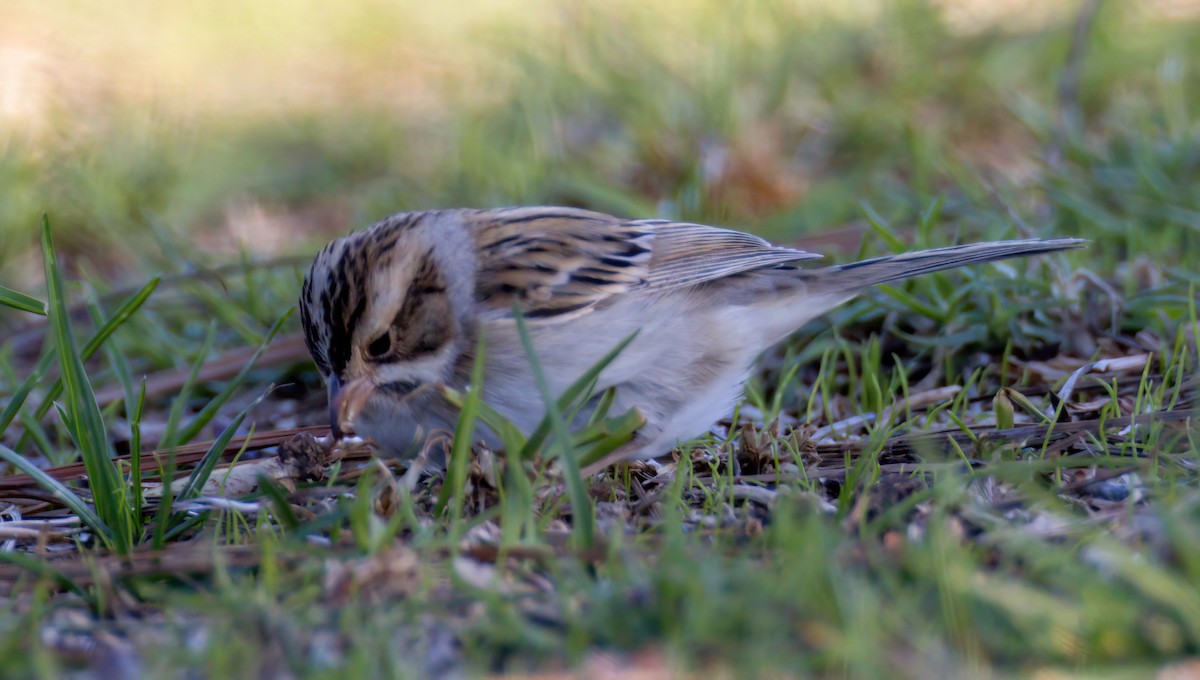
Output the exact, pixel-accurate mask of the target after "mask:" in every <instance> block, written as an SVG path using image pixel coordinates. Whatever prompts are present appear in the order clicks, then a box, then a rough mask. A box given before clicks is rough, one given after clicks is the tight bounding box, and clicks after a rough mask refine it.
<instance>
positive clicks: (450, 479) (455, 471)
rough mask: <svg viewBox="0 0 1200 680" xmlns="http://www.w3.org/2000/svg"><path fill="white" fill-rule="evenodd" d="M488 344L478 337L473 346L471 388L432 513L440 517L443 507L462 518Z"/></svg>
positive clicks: (456, 516) (457, 426) (460, 414)
mask: <svg viewBox="0 0 1200 680" xmlns="http://www.w3.org/2000/svg"><path fill="white" fill-rule="evenodd" d="M486 349H487V341H486V340H485V339H484V336H483V334H480V336H479V341H478V342H477V343H476V345H475V363H474V364H472V365H471V385H470V387H469V388H467V396H466V399H465V400H464V401H463V405H462V408H461V409H460V410H459V412H458V422H457V423H456V424H455V426H454V443H453V444H452V445H451V448H450V460H449V461H448V462H447V465H446V483H445V484H443V485H442V492H441V494H439V495H438V500H437V505H436V506H435V508H434V511H435V512H436V513H437V514H439V515H440V514H442V513H443V512H445V511H446V505H447V504H448V503H449V502H450V501H451V500H453V501H454V502H453V504H452V505H451V506H450V512H451V515H452V516H453V517H455V518H458V517H461V516H462V505H463V490H464V489H465V487H466V485H467V464H468V462H469V459H470V457H471V437H472V435H473V434H474V432H475V421H476V419H478V418H479V404H480V403H481V402H482V397H481V395H482V394H483V362H484V352H485V351H486Z"/></svg>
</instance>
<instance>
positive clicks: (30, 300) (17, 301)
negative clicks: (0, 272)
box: [0, 286, 46, 316]
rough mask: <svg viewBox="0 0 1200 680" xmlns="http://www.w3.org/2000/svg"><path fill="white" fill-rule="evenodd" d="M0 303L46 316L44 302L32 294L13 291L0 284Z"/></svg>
mask: <svg viewBox="0 0 1200 680" xmlns="http://www.w3.org/2000/svg"><path fill="white" fill-rule="evenodd" d="M0 305H4V306H5V307H12V308H13V309H19V310H21V311H22V312H30V313H32V314H38V315H40V316H46V303H45V302H42V301H41V300H39V299H37V298H35V297H33V296H32V295H26V294H25V293H21V292H18V291H15V290H13V289H12V288H5V287H4V286H0Z"/></svg>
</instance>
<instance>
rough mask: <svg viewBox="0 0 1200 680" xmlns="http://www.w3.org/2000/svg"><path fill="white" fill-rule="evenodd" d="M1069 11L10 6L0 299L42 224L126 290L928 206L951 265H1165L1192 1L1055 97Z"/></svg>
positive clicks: (1133, 26)
mask: <svg viewBox="0 0 1200 680" xmlns="http://www.w3.org/2000/svg"><path fill="white" fill-rule="evenodd" d="M1079 10H1080V3H1079V2H1072V1H1067V0H1060V1H1049V0H1042V1H1033V0H1007V1H999V0H996V1H992V2H986V1H982V0H972V1H968V2H949V1H942V2H932V1H930V2H917V1H900V2H882V1H871V0H858V1H832V0H760V1H754V2H750V1H743V0H732V1H731V0H689V1H685V0H653V1H650V2H647V1H646V0H612V1H609V2H565V1H560V0H533V1H524V2H516V1H515V0H510V1H506V0H463V1H460V2H454V3H425V2H409V1H396V0H390V1H389V0H356V1H353V2H340V3H297V2H292V1H291V0H261V1H260V2H254V3H245V2H235V1H232V0H214V1H211V2H175V3H150V2H142V1H137V0H112V1H110V2H106V3H104V4H103V5H96V4H95V3H90V2H83V1H79V0H62V1H60V2H54V3H45V2H40V1H34V0H5V2H3V3H0V239H2V241H0V242H2V243H3V247H2V248H0V281H3V282H4V283H6V284H7V285H9V286H12V287H18V288H26V289H36V288H37V286H38V283H39V281H40V279H41V272H40V260H39V258H38V257H37V242H36V234H37V225H38V221H39V216H40V214H41V213H42V212H43V211H45V212H48V213H49V214H50V216H51V219H52V222H53V223H54V225H55V228H56V233H57V234H58V237H59V241H60V248H61V249H62V250H63V252H64V253H65V254H67V255H68V256H71V260H70V261H71V262H72V263H78V264H79V265H80V266H83V267H85V268H86V269H87V270H88V271H90V272H93V273H99V274H104V275H107V276H111V277H115V278H116V279H117V280H122V281H124V280H138V279H140V278H141V274H142V273H144V272H147V271H151V272H159V271H172V270H177V269H187V268H189V267H203V266H208V265H211V264H216V263H221V262H228V261H230V260H232V259H234V258H235V257H237V256H239V254H241V255H250V256H253V257H256V258H269V257H274V256H279V255H306V254H311V253H312V252H313V251H314V249H315V248H316V247H317V246H318V245H319V244H320V242H323V241H324V240H325V239H327V238H329V237H331V236H334V235H337V234H340V233H344V232H346V231H348V230H350V229H352V228H356V227H359V226H363V225H365V224H367V223H370V222H371V221H374V220H376V219H379V218H381V217H383V216H386V215H387V214H390V213H392V212H396V211H400V210H408V209H419V208H431V207H450V206H491V205H504V204H530V203H548V204H574V205H584V206H587V207H591V208H596V209H600V210H606V211H611V212H614V213H618V214H623V215H627V216H655V215H661V216H667V217H677V218H686V219H694V220H705V221H709V222H715V223H720V224H726V225H734V226H737V227H740V228H744V229H747V230H751V231H756V232H758V233H762V234H764V235H767V236H769V237H772V238H776V239H780V240H785V241H786V240H789V239H795V238H797V237H798V236H800V235H802V234H805V233H812V232H818V231H825V230H829V229H834V228H838V227H841V226H844V225H846V224H848V223H854V222H855V221H858V220H861V219H862V217H863V214H864V208H863V205H864V204H867V205H870V206H871V207H872V208H873V209H874V210H876V211H878V212H879V214H880V215H882V216H883V217H885V218H888V219H890V220H892V222H893V224H894V225H896V226H898V227H901V228H902V227H903V226H904V225H905V224H906V223H911V221H912V220H913V219H914V218H915V216H916V215H917V214H918V213H919V211H920V210H922V209H923V208H924V207H926V206H927V205H928V204H929V203H930V201H931V200H932V199H933V197H935V196H937V195H943V196H945V197H946V199H947V209H946V211H947V219H949V220H955V219H958V218H961V219H962V222H961V223H957V222H956V223H952V224H950V225H947V226H945V229H946V236H945V239H946V240H948V239H950V238H953V237H955V236H958V237H960V238H964V237H966V236H970V235H974V236H978V235H980V233H973V232H983V231H986V229H985V228H984V226H985V225H983V223H986V222H988V221H989V220H991V219H992V217H994V218H995V220H996V221H997V222H1002V223H1004V224H1005V225H1009V226H1011V224H1012V215H1013V214H1017V215H1021V216H1023V219H1025V220H1028V221H1029V223H1030V224H1031V225H1033V229H1034V230H1035V231H1038V232H1042V233H1050V232H1053V233H1056V234H1064V233H1075V234H1084V235H1089V236H1093V237H1094V236H1096V234H1100V233H1107V234H1110V235H1112V237H1113V240H1112V242H1111V243H1112V244H1113V246H1114V247H1113V248H1109V247H1107V245H1108V243H1109V242H1107V241H1106V242H1104V243H1101V247H1100V248H1099V250H1097V251H1096V252H1097V257H1104V256H1106V255H1111V257H1112V258H1114V261H1115V260H1117V259H1120V258H1121V257H1122V256H1123V255H1124V254H1125V253H1124V252H1123V251H1124V249H1125V247H1126V246H1128V239H1129V238H1131V235H1130V234H1131V233H1132V231H1131V230H1132V229H1133V228H1134V227H1137V228H1138V229H1148V230H1150V231H1151V232H1153V231H1154V230H1155V229H1159V230H1160V231H1161V230H1164V229H1165V230H1167V231H1168V232H1169V233H1170V234H1171V238H1172V242H1171V244H1170V245H1171V247H1170V248H1166V249H1164V250H1163V251H1162V252H1164V253H1171V256H1172V257H1182V256H1183V254H1184V253H1186V252H1187V249H1186V248H1180V247H1178V246H1180V245H1188V244H1193V245H1194V243H1195V242H1194V240H1192V239H1194V235H1195V231H1196V228H1197V227H1200V196H1198V194H1200V184H1198V183H1197V182H1196V181H1195V180H1196V179H1197V177H1198V176H1200V167H1198V166H1200V160H1198V157H1200V155H1198V152H1197V150H1196V149H1197V142H1196V135H1197V126H1196V120H1195V113H1194V112H1195V110H1196V103H1197V102H1196V99H1197V95H1196V93H1197V84H1198V83H1200V69H1197V68H1196V67H1195V65H1194V64H1195V61H1196V60H1195V57H1196V56H1197V54H1198V53H1200V30H1198V29H1200V24H1198V22H1197V17H1198V16H1200V3H1197V2H1195V1H1184V0H1154V1H1150V0H1143V1H1130V2H1114V3H1108V4H1105V5H1103V6H1102V7H1101V10H1100V12H1099V13H1098V15H1097V16H1096V20H1095V22H1094V25H1092V26H1091V27H1090V32H1089V33H1088V34H1087V37H1086V40H1085V41H1084V42H1083V47H1084V48H1085V49H1084V50H1083V52H1082V54H1081V58H1080V59H1079V60H1078V67H1079V69H1078V71H1079V76H1080V77H1079V83H1078V91H1077V95H1072V94H1071V92H1070V91H1069V90H1068V92H1067V93H1066V94H1067V95H1068V97H1067V99H1062V98H1061V97H1060V92H1059V91H1060V81H1061V78H1062V73H1063V67H1064V64H1065V63H1066V62H1067V53H1068V50H1069V48H1070V45H1071V41H1072V34H1073V31H1074V24H1075V22H1076V21H1077V17H1078V15H1079ZM1063 102H1067V103H1068V104H1069V106H1067V108H1066V109H1064V108H1063ZM1076 107H1077V108H1076ZM1131 138H1136V139H1137V140H1138V143H1137V144H1133V145H1130V144H1126V143H1124V141H1123V140H1128V139H1131ZM1081 178H1082V179H1081ZM1146 203H1153V204H1154V205H1155V206H1156V208H1155V209H1154V210H1152V211H1151V214H1153V215H1155V219H1154V220H1153V221H1152V223H1149V224H1147V223H1140V224H1136V225H1135V224H1132V223H1130V218H1129V216H1130V215H1131V214H1138V215H1140V216H1144V215H1145V214H1146V212H1145V211H1144V210H1135V209H1134V208H1137V207H1139V206H1143V204H1146ZM1160 203H1161V205H1160ZM1135 204H1136V205H1135ZM966 206H969V210H968V209H967V207H966ZM981 211H982V212H981ZM1139 219H1140V218H1139ZM1005 228H1007V227H1005ZM1178 239H1185V242H1184V243H1183V244H1180V243H1178V242H1177V241H1178Z"/></svg>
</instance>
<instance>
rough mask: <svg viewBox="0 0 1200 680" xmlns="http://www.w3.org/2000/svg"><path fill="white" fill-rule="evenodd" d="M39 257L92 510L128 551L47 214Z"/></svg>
mask: <svg viewBox="0 0 1200 680" xmlns="http://www.w3.org/2000/svg"><path fill="white" fill-rule="evenodd" d="M42 258H43V263H44V266H45V275H46V292H47V296H48V297H49V300H50V307H49V317H50V326H51V329H52V332H53V334H54V340H55V343H56V346H57V348H58V360H59V364H60V366H61V368H62V383H63V390H64V391H65V392H66V396H67V407H66V411H67V413H68V414H69V416H70V421H71V423H72V425H73V432H74V435H75V437H76V442H75V443H76V445H78V446H79V449H80V456H81V457H82V458H83V464H84V467H85V468H86V469H87V474H88V479H89V482H90V484H91V491H92V499H93V502H94V503H95V506H96V514H97V515H98V516H99V520H100V522H102V523H103V525H104V526H105V528H106V531H105V532H104V533H102V534H101V536H102V537H103V538H104V540H105V542H106V543H108V544H109V546H110V547H111V548H113V549H114V550H116V551H117V552H121V553H124V552H128V550H129V548H130V547H131V546H132V540H133V539H132V528H133V527H132V522H131V517H130V516H129V512H128V507H123V505H124V503H123V498H122V496H121V495H120V494H119V490H118V488H117V487H118V486H119V485H120V484H122V480H121V479H120V475H118V473H117V467H116V465H115V464H114V463H113V461H112V449H111V445H110V443H109V441H108V431H107V429H106V428H105V426H104V418H103V417H102V415H101V414H100V406H99V405H98V404H97V403H96V395H95V393H93V391H92V385H91V382H90V381H89V380H88V376H87V372H86V371H85V370H84V367H83V359H82V358H81V357H80V355H79V352H78V351H77V349H76V347H75V337H74V335H72V333H71V326H70V315H69V313H68V311H67V299H66V292H65V290H64V285H63V278H62V271H61V270H60V269H59V267H58V258H57V256H56V254H55V250H54V239H53V237H52V236H51V234H50V218H49V217H47V216H46V215H43V216H42Z"/></svg>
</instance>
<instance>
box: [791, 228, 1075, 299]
mask: <svg viewBox="0 0 1200 680" xmlns="http://www.w3.org/2000/svg"><path fill="white" fill-rule="evenodd" d="M1086 244H1087V241H1085V240H1084V239H1078V238H1057V239H1045V240H1043V239H1025V240H1020V241H992V242H989V243H970V244H966V245H961V246H949V247H946V248H934V249H932V250H918V251H915V252H911V253H901V254H899V255H884V256H883V257H874V258H871V259H869V260H862V261H859V262H851V263H849V264H843V265H836V266H833V267H826V268H823V269H816V270H809V271H810V272H812V273H813V274H817V275H818V277H819V278H820V280H821V281H822V282H823V283H824V284H825V285H826V286H828V289H829V290H834V291H839V290H844V291H853V290H860V289H862V288H867V287H869V286H875V285H879V284H881V283H893V282H895V281H901V280H904V279H911V278H913V277H914V276H921V275H922V274H929V273H931V272H937V271H942V270H943V269H954V268H956V267H962V266H965V265H968V264H975V263H977V262H991V261H993V260H1004V259H1008V258H1010V257H1028V256H1030V255H1041V254H1043V253H1053V252H1057V251H1060V250H1071V249H1074V248H1082V247H1083V246H1084V245H1086Z"/></svg>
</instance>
